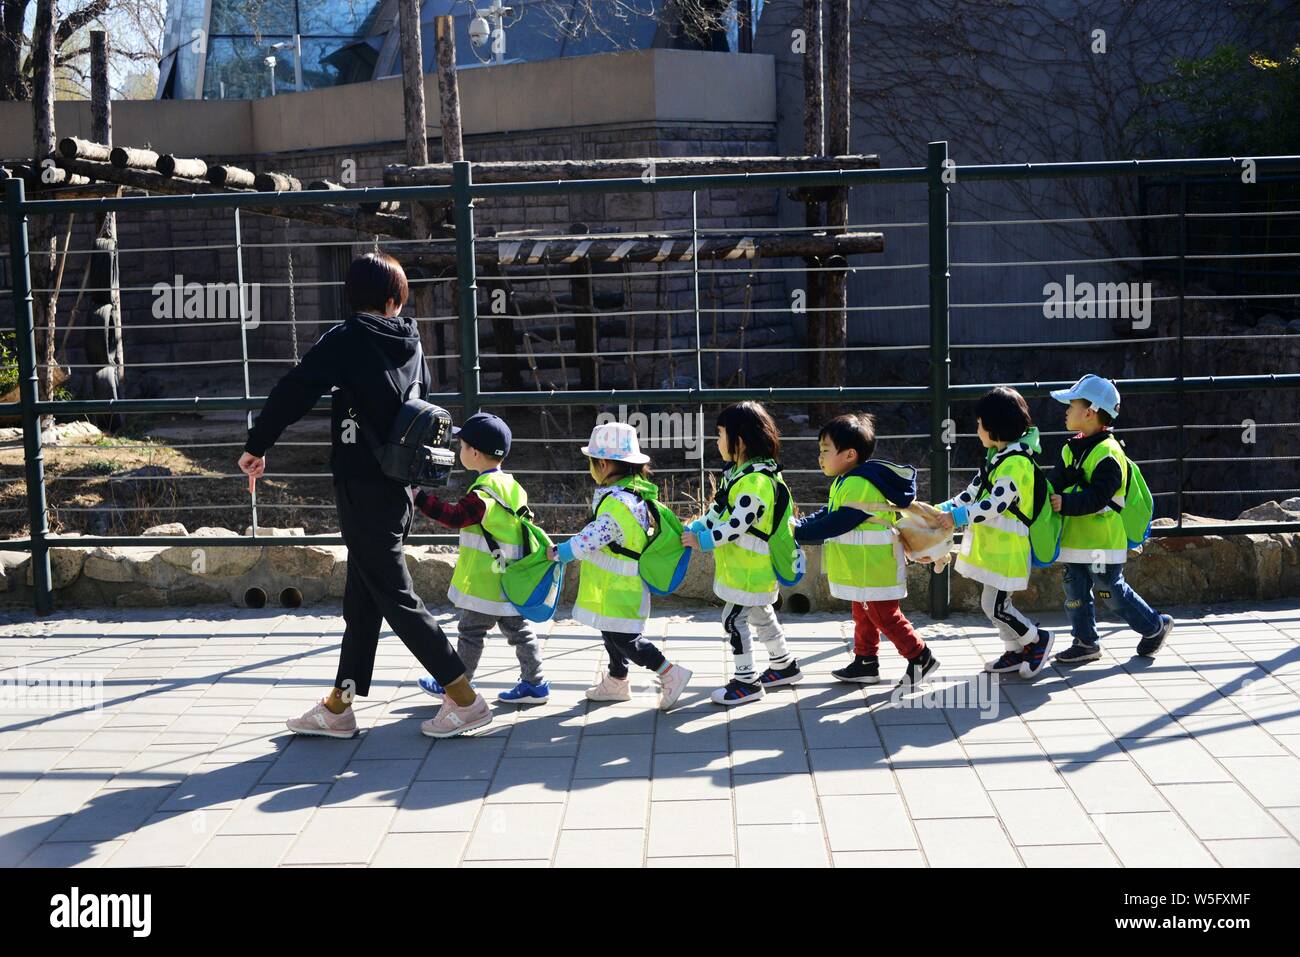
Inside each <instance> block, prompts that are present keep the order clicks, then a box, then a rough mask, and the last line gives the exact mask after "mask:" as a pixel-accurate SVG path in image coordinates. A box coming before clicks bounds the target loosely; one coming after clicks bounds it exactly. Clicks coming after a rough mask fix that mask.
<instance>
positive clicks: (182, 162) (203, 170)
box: [158, 153, 208, 179]
mask: <svg viewBox="0 0 1300 957" xmlns="http://www.w3.org/2000/svg"><path fill="white" fill-rule="evenodd" d="M158 172H160V173H162V174H163V175H164V176H184V177H186V178H187V179H204V178H205V177H206V176H207V175H208V164H207V163H206V162H204V161H203V160H201V159H181V158H180V157H177V156H173V155H172V154H171V153H168V154H166V155H165V156H160V157H158Z"/></svg>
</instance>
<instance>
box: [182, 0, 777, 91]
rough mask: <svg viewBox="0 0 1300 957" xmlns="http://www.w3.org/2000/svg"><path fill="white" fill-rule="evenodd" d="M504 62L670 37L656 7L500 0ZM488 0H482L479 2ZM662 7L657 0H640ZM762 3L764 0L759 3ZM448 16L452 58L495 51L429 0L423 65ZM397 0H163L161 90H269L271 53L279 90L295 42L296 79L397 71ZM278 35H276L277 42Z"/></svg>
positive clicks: (486, 57) (331, 82)
mask: <svg viewBox="0 0 1300 957" xmlns="http://www.w3.org/2000/svg"><path fill="white" fill-rule="evenodd" d="M505 2H506V3H507V5H508V6H509V7H511V8H512V12H511V13H510V14H509V17H508V18H507V21H506V51H505V62H507V63H509V62H518V61H521V60H547V59H553V58H555V57H563V56H584V55H586V54H592V53H608V52H613V51H616V50H639V49H647V48H650V47H654V46H676V45H678V44H676V43H674V42H672V41H671V39H670V38H669V37H668V36H667V31H666V30H664V29H663V27H661V26H660V24H659V23H658V19H659V18H658V17H657V16H628V17H626V18H619V19H613V18H611V20H610V22H608V23H601V24H600V26H599V28H596V29H591V28H580V29H565V28H564V27H562V26H560V25H559V24H560V23H562V22H564V21H565V20H566V18H567V20H568V22H570V23H572V22H574V20H575V19H576V20H579V21H580V20H581V16H580V15H579V16H577V17H576V18H575V16H574V14H575V12H577V13H580V11H579V9H578V8H580V7H581V6H582V4H580V3H579V2H578V0H505ZM490 3H491V0H479V2H478V7H479V9H486V8H487V7H488V6H490ZM640 6H641V7H642V8H644V9H647V10H649V9H654V10H656V11H658V10H659V9H660V8H661V7H662V6H663V2H662V0H653V5H652V3H651V0H646V2H645V3H643V4H641V5H640ZM755 6H756V9H758V10H761V7H762V4H761V0H759V2H758V3H756V5H755ZM439 16H452V17H454V18H455V25H456V59H457V63H458V65H459V66H460V67H462V68H468V67H473V66H478V65H480V64H483V63H486V62H488V61H490V60H491V59H492V53H491V50H490V49H489V48H488V47H486V46H485V47H482V48H476V47H474V46H473V45H472V44H471V43H470V39H469V24H470V21H471V20H472V19H473V18H474V16H475V9H474V4H473V3H471V2H469V0H425V2H424V3H423V4H422V6H421V10H420V19H421V22H422V24H423V27H424V29H423V37H424V44H423V54H424V71H425V72H426V73H428V72H432V71H433V70H434V61H435V53H434V48H433V42H432V37H433V20H434V18H435V17H439ZM397 19H398V16H397V3H396V0H169V3H168V7H167V20H166V27H165V34H164V47H163V49H164V50H165V51H166V52H165V53H164V55H163V58H162V60H161V61H160V63H159V79H158V96H159V98H160V99H254V98H257V97H263V96H270V95H271V92H272V82H271V71H272V67H271V66H270V65H269V64H268V63H267V62H266V60H267V57H270V56H274V57H275V65H274V72H275V84H274V88H275V92H277V93H288V92H292V91H294V90H296V89H297V88H298V86H297V78H298V72H299V71H298V64H297V63H296V59H297V51H298V50H299V49H301V56H302V63H301V80H302V88H303V89H306V90H312V89H318V88H320V87H326V86H337V85H339V84H343V83H358V82H362V81H365V80H372V79H380V78H383V77H389V76H398V75H400V74H401V71H402V57H401V49H400V43H399V42H398V40H399V38H398V35H397ZM714 43H715V46H714V48H716V49H727V48H728V47H730V48H731V49H734V48H735V44H736V40H735V30H734V27H733V29H732V30H731V31H730V36H720V37H718V38H715V41H714ZM277 44H280V45H281V46H279V47H278V48H277V47H276V45H277Z"/></svg>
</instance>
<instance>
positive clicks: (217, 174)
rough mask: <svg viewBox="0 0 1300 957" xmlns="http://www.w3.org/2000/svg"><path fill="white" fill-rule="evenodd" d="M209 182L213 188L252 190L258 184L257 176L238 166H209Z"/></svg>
mask: <svg viewBox="0 0 1300 957" xmlns="http://www.w3.org/2000/svg"><path fill="white" fill-rule="evenodd" d="M208 182H209V183H211V184H212V185H213V186H229V187H231V188H233V189H252V188H253V186H254V184H255V183H256V182H257V174H256V173H254V172H253V171H252V170H247V169H242V168H241V167H238V166H209V167H208Z"/></svg>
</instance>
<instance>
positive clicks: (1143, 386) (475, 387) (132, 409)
mask: <svg viewBox="0 0 1300 957" xmlns="http://www.w3.org/2000/svg"><path fill="white" fill-rule="evenodd" d="M1253 162H1254V164H1255V168H1256V170H1257V175H1258V176H1259V177H1260V178H1261V179H1262V178H1265V177H1267V176H1269V175H1276V174H1284V173H1293V172H1296V171H1300V157H1296V156H1286V157H1257V158H1255V159H1254V160H1253ZM1241 163H1242V161H1241V160H1240V159H1235V158H1215V159H1180V160H1145V161H1113V162H1111V161H1107V162H1077V163H1044V164H1031V163H1025V164H998V165H972V166H958V165H956V164H954V163H952V162H951V161H949V158H948V145H947V143H946V142H938V143H931V144H930V147H929V154H928V162H927V165H925V166H922V167H909V168H892V169H868V170H854V171H841V172H791V173H756V174H719V175H707V176H680V177H663V176H658V177H647V178H637V179H606V180H579V181H558V182H523V183H493V184H476V183H474V181H473V164H471V163H469V162H459V163H455V164H453V170H454V175H453V182H452V183H451V185H445V186H412V187H384V188H366V189H361V190H354V191H351V192H350V193H349V197H348V198H349V199H350V200H352V201H361V202H382V201H388V200H397V201H402V202H411V201H433V202H437V201H442V202H447V201H450V203H451V204H452V207H453V212H454V222H455V227H456V231H455V236H456V238H455V240H454V244H455V250H456V275H455V277H454V280H455V282H456V283H457V286H456V288H457V290H458V293H457V302H456V315H455V316H452V317H444V319H445V320H450V321H452V322H455V323H456V324H457V325H458V342H459V343H460V348H459V349H458V352H457V354H456V355H455V356H454V358H455V359H456V360H457V362H458V364H459V372H460V375H459V386H460V388H459V390H458V391H455V392H442V393H436V394H434V395H431V396H430V400H431V401H434V402H438V403H441V404H444V405H448V406H452V407H459V408H460V409H461V410H462V411H463V412H464V413H465V414H468V413H469V412H471V411H474V410H477V409H489V408H493V407H497V408H499V407H503V406H530V405H536V404H538V403H539V401H544V402H545V403H546V404H548V405H552V406H557V407H564V406H567V407H574V406H601V405H607V404H611V403H622V404H627V405H639V406H645V405H651V404H668V405H673V406H678V407H689V408H692V409H693V410H695V411H696V412H697V414H698V415H699V416H700V420H701V421H702V419H703V412H704V407H705V405H706V404H707V405H714V404H724V403H731V402H738V401H742V400H746V399H755V400H761V401H763V402H768V403H805V404H806V403H836V404H843V403H858V402H891V403H922V404H924V405H926V406H928V413H929V414H928V418H929V426H930V431H929V433H928V435H914V436H903V435H899V436H883V437H882V438H894V439H904V438H912V439H925V440H926V441H927V443H928V465H927V466H926V467H924V468H922V469H921V470H920V471H922V472H926V473H928V476H929V487H930V489H931V491H932V495H933V496H934V497H935V498H936V499H938V498H940V497H942V496H944V495H946V494H947V493H948V492H949V490H950V489H951V485H952V482H951V476H952V473H953V472H954V469H953V466H952V463H951V453H952V447H953V446H952V442H953V440H955V439H956V438H959V437H965V436H964V435H961V434H956V433H954V432H953V430H952V425H951V423H952V419H951V405H952V403H954V402H961V401H966V400H971V399H975V398H978V397H979V396H980V395H982V394H983V393H984V392H985V391H987V390H988V389H989V388H990V387H991V386H992V385H995V384H1007V385H1012V386H1013V387H1014V388H1016V389H1018V390H1019V391H1020V392H1021V393H1022V394H1024V395H1026V396H1027V397H1040V396H1043V395H1045V394H1046V393H1047V392H1048V391H1049V390H1051V389H1053V388H1061V387H1062V386H1064V385H1068V384H1069V382H1038V381H1029V382H1016V383H953V382H951V381H950V364H951V360H952V352H953V348H954V347H953V346H952V344H951V341H950V336H951V322H950V321H951V313H952V310H953V309H954V308H961V306H962V305H963V304H961V303H956V304H954V303H951V302H950V297H949V285H950V275H951V268H952V267H953V266H954V265H957V266H986V267H994V266H1002V265H1017V264H1015V263H982V264H973V263H956V264H954V263H952V262H950V256H949V252H950V232H951V229H952V228H953V227H954V226H961V225H973V224H962V223H953V222H952V221H951V220H950V217H949V194H950V192H951V190H953V189H954V188H960V186H961V185H962V184H966V183H975V182H988V181H999V180H1001V181H1008V180H1050V179H1059V178H1072V177H1086V178H1107V177H1135V176H1136V177H1147V178H1152V179H1159V180H1164V179H1168V178H1171V177H1172V178H1198V177H1199V178H1205V177H1232V176H1237V175H1239V174H1240V171H1241ZM900 184H920V185H922V186H923V187H924V189H925V190H926V195H927V215H926V218H925V221H924V222H918V223H908V224H902V225H907V226H917V227H924V228H926V229H927V232H928V258H927V261H926V262H925V263H921V264H916V265H915V266H914V267H912V268H925V269H926V270H927V275H928V283H927V289H928V295H927V297H926V302H924V303H917V304H915V305H911V306H908V307H906V308H909V309H916V310H925V311H926V312H927V313H928V319H929V323H928V325H929V342H928V345H924V346H919V347H917V346H910V347H901V348H913V349H920V350H923V351H925V352H926V353H927V354H928V359H929V376H928V381H926V382H924V383H923V384H914V385H904V386H869V385H846V386H844V387H826V386H821V385H812V384H804V385H793V386H778V387H759V388H755V387H748V386H745V387H717V386H716V385H715V386H714V387H707V386H705V385H703V383H704V381H705V378H704V361H705V355H706V353H707V352H708V351H709V350H707V349H705V348H704V346H703V342H702V339H701V323H702V309H701V305H700V274H701V272H703V271H704V270H702V269H701V267H700V264H699V260H698V259H697V258H695V257H691V261H690V265H689V269H690V276H691V281H692V284H693V292H694V295H693V308H692V309H691V310H690V316H691V318H692V319H693V321H694V348H693V350H691V353H690V355H688V356H687V360H686V364H687V365H688V366H690V365H693V367H694V368H693V375H690V376H689V377H688V378H689V379H690V380H692V381H693V384H691V385H689V386H685V387H668V388H650V389H632V388H614V389H599V388H597V389H581V388H579V389H571V388H566V389H555V390H546V391H527V390H517V389H516V390H485V389H484V388H483V382H482V374H481V373H482V369H481V359H482V358H483V356H484V353H482V352H481V351H480V349H479V333H478V325H479V323H478V320H479V299H480V286H479V283H480V279H482V278H484V277H481V276H480V275H479V274H478V271H477V264H476V257H475V242H476V241H481V240H477V239H476V238H475V236H476V234H475V224H474V217H475V200H477V199H493V198H504V197H518V196H533V197H542V196H556V195H562V194H573V193H639V192H658V191H678V192H686V193H689V194H690V195H691V199H692V206H691V208H692V227H691V230H690V232H689V236H690V239H691V241H692V242H693V243H698V242H699V241H700V238H701V229H700V226H699V223H698V219H697V218H696V216H695V212H694V211H695V200H696V196H697V195H698V192H699V191H701V190H706V189H718V188H740V189H744V188H765V187H766V188H770V187H780V188H809V187H843V188H871V189H883V188H889V187H894V186H898V185H900ZM338 200H339V195H338V193H337V192H332V191H303V192H295V193H294V194H293V200H292V201H293V203H294V204H298V205H309V204H311V205H314V204H326V203H337V202H338ZM284 202H285V198H284V196H283V195H282V194H278V193H251V192H250V193H219V194H203V195H172V196H132V197H115V198H104V199H62V200H58V199H35V200H32V199H27V198H26V197H25V195H24V191H23V183H22V181H21V180H11V181H8V182H7V183H6V184H5V212H6V214H7V216H8V219H9V238H10V256H11V262H12V270H11V273H12V289H11V294H12V298H13V303H14V307H15V328H16V333H17V352H18V367H19V380H20V381H19V386H20V397H21V398H20V401H19V402H17V403H8V404H0V416H4V415H11V416H12V415H20V416H21V421H22V425H23V452H24V467H25V484H26V491H27V512H28V514H29V516H30V529H31V532H30V536H29V537H28V538H25V539H11V540H8V541H5V542H3V545H4V547H6V548H14V549H24V550H29V551H30V552H31V554H32V569H33V582H34V586H35V588H34V594H35V606H36V611H37V613H38V614H46V613H48V612H50V611H51V610H52V608H53V595H52V589H51V567H50V556H49V551H50V549H51V548H52V547H55V546H58V545H60V544H64V543H67V544H75V545H77V546H101V545H103V546H157V545H159V544H160V543H161V542H162V541H166V542H168V543H171V542H176V541H187V542H188V541H193V542H202V544H203V546H204V547H221V546H247V545H248V544H249V543H250V542H256V543H257V544H265V545H277V546H287V545H302V544H341V543H342V539H341V537H340V536H338V535H308V536H305V537H303V536H295V537H280V536H271V535H265V534H259V523H258V502H257V498H256V495H254V496H253V498H252V501H251V503H250V509H251V512H250V514H251V518H252V533H253V534H252V535H251V536H234V537H227V538H212V537H204V538H199V537H195V536H184V537H177V536H171V537H168V538H167V539H162V540H160V539H159V538H157V537H145V536H85V535H81V536H76V537H69V536H57V535H53V534H51V531H50V526H49V510H48V507H47V498H46V486H47V480H48V479H47V476H46V472H45V459H44V452H43V448H42V436H41V431H40V429H39V427H38V423H39V421H40V418H41V416H44V415H53V414H56V413H57V414H59V415H69V414H85V415H105V414H113V413H121V414H136V413H196V412H220V411H241V412H245V413H246V414H248V415H251V413H252V412H254V411H256V410H258V409H260V408H261V405H262V403H263V401H264V399H265V397H264V396H255V395H253V394H252V389H251V380H250V377H249V364H250V359H249V353H248V338H247V329H246V323H245V319H244V315H243V313H244V309H243V303H244V299H243V296H242V287H243V284H244V272H243V269H244V267H243V259H242V244H241V239H240V218H239V217H240V211H241V210H244V209H256V207H259V206H276V205H282V204H283V203H284ZM209 209H231V210H232V212H233V217H234V223H235V239H236V249H237V251H239V253H240V254H239V256H238V258H237V260H236V262H237V268H238V282H239V284H240V287H241V296H240V317H239V331H240V341H241V358H240V360H239V362H240V363H241V364H242V367H243V373H244V375H243V383H244V389H243V392H244V394H243V396H240V397H232V398H216V397H193V398H188V399H181V398H153V399H114V400H95V399H74V400H71V401H48V400H40V399H39V393H38V376H39V370H40V365H39V362H38V358H37V354H36V342H35V330H34V320H33V293H34V290H33V289H32V283H31V268H30V263H31V257H32V256H33V255H37V254H38V253H33V251H32V249H31V246H30V242H29V237H28V224H27V221H28V217H29V216H31V215H42V214H64V213H72V212H75V211H83V210H84V211H91V212H105V211H118V212H127V211H145V210H162V211H167V212H172V213H182V212H184V211H187V210H209ZM1188 217H1189V214H1188V211H1187V208H1186V205H1185V204H1184V205H1183V206H1181V207H1180V208H1179V209H1177V210H1176V211H1174V212H1172V213H1165V214H1159V215H1157V214H1149V213H1146V212H1143V213H1140V214H1139V216H1136V217H1114V218H1116V219H1122V218H1128V219H1135V220H1137V219H1144V218H1149V219H1152V220H1162V221H1165V222H1168V221H1171V220H1172V222H1173V224H1174V225H1175V227H1176V229H1175V231H1174V235H1175V237H1176V245H1177V249H1176V252H1175V254H1173V255H1171V256H1159V257H1154V256H1153V257H1150V258H1153V259H1160V260H1161V261H1162V262H1164V264H1165V265H1166V266H1167V267H1168V268H1170V269H1172V270H1174V271H1175V272H1176V273H1177V275H1178V278H1179V280H1180V285H1179V293H1178V296H1177V310H1178V312H1177V315H1178V322H1177V328H1176V336H1173V337H1170V338H1172V339H1173V345H1174V347H1175V348H1176V350H1177V352H1176V356H1177V371H1176V374H1175V375H1173V376H1166V377H1160V378H1134V379H1124V380H1120V381H1119V382H1118V385H1119V387H1120V389H1121V391H1122V392H1123V393H1124V394H1125V395H1126V396H1131V395H1169V396H1173V397H1174V398H1175V399H1181V398H1182V397H1183V396H1186V395H1187V394H1189V393H1205V392H1212V393H1219V392H1222V393H1228V392H1235V393H1241V392H1257V391H1268V390H1278V389H1294V388H1296V387H1297V386H1300V373H1296V372H1293V371H1289V370H1273V371H1270V372H1261V373H1260V374H1247V375H1231V376H1213V375H1185V374H1184V368H1183V351H1184V340H1185V336H1184V332H1183V321H1182V320H1183V314H1184V304H1185V301H1187V300H1188V299H1189V298H1194V297H1188V295H1187V292H1186V270H1187V267H1188V263H1187V260H1188V258H1190V257H1189V254H1188V250H1187V242H1186V237H1187V220H1188ZM1017 222H1020V221H1017ZM1023 222H1028V223H1046V222H1053V221H1052V220H1024V221H1023ZM895 225H899V224H884V226H885V228H889V227H891V226H895ZM984 225H987V223H985V224H984ZM1144 252H1145V251H1144ZM1297 254H1300V252H1297V251H1290V252H1289V253H1285V254H1282V255H1292V256H1294V255H1297ZM1135 258H1136V259H1139V260H1140V259H1142V258H1143V257H1135ZM1106 261H1107V260H1100V259H1098V260H1074V262H1106ZM1021 265H1034V263H1022V264H1021ZM1039 265H1041V263H1039ZM870 268H875V269H879V268H890V267H879V266H874V267H870ZM488 278H491V277H488ZM431 281H435V282H448V283H449V282H452V281H453V280H452V279H450V278H445V279H441V280H431ZM1297 296H1300V290H1298V291H1288V292H1287V293H1286V294H1279V295H1275V296H1272V298H1276V299H1284V298H1291V299H1294V298H1296V297H1297ZM1201 298H1205V297H1201ZM1223 298H1229V299H1230V298H1233V297H1231V296H1229V297H1223ZM983 305H988V304H983ZM1005 305H1008V306H1013V305H1028V304H1022V303H1007V304H1005ZM854 308H855V307H850V315H852V310H853V309H854ZM856 308H881V307H856ZM884 308H896V307H884ZM295 341H296V340H295ZM1062 345H1064V346H1067V347H1068V346H1070V345H1071V344H1070V343H1062ZM867 348H874V347H867ZM884 348H900V347H884ZM972 348H977V347H972ZM442 358H444V359H446V358H453V357H450V356H446V357H442ZM254 361H256V360H254ZM326 408H328V402H327V401H325V400H322V401H321V402H319V403H318V404H317V406H316V409H317V410H321V409H326ZM1264 425H1265V426H1268V425H1275V426H1279V427H1280V426H1286V425H1293V423H1265V424H1264ZM1193 427H1195V426H1194V425H1193V424H1189V423H1185V422H1183V421H1182V419H1181V418H1180V419H1179V421H1178V422H1177V423H1173V424H1168V425H1160V426H1155V427H1153V428H1154V429H1163V430H1169V431H1174V432H1176V434H1177V440H1178V441H1177V453H1176V455H1175V456H1174V457H1172V458H1170V459H1167V460H1164V461H1165V462H1167V463H1168V464H1172V465H1174V466H1176V475H1177V477H1176V480H1175V482H1174V483H1173V484H1174V488H1173V489H1166V490H1163V491H1160V492H1157V495H1161V496H1166V497H1168V498H1172V499H1173V512H1174V514H1175V515H1177V517H1178V521H1177V523H1176V524H1175V525H1173V526H1170V527H1163V528H1157V529H1155V534H1156V535H1157V536H1182V535H1205V534H1228V535H1233V534H1243V533H1247V532H1277V531H1296V530H1300V522H1258V523H1241V522H1237V523H1213V524H1208V525H1207V524H1195V525H1184V523H1183V520H1182V515H1183V501H1184V491H1185V490H1184V484H1185V482H1184V476H1185V471H1184V469H1185V463H1186V461H1188V457H1187V456H1186V453H1185V442H1184V434H1185V431H1186V430H1187V429H1190V428H1193ZM1218 427H1223V426H1218ZM1048 434H1051V433H1048ZM1224 461H1229V460H1227V459H1225V460H1224ZM516 471H517V470H516ZM705 473H706V468H705V462H704V459H703V457H701V460H700V464H699V468H698V479H699V482H700V489H701V490H702V489H703V488H704V484H705V478H706V474H705ZM290 477H292V476H290ZM1251 491H1259V492H1295V493H1300V489H1262V490H1251ZM452 540H454V539H453V538H452V537H451V536H445V535H413V536H411V538H410V539H409V541H410V542H411V543H412V544H421V543H442V542H448V541H452ZM948 608H949V578H948V573H947V572H945V573H944V574H942V575H935V576H932V579H931V591H930V611H931V614H933V615H934V616H936V617H943V616H945V615H946V614H947V612H948Z"/></svg>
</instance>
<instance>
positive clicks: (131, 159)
mask: <svg viewBox="0 0 1300 957" xmlns="http://www.w3.org/2000/svg"><path fill="white" fill-rule="evenodd" d="M108 159H109V162H111V163H112V164H113V165H114V166H116V167H118V168H120V169H155V170H156V169H157V168H158V160H159V156H158V154H157V153H155V152H154V151H153V150H142V149H137V148H136V147H134V146H114V147H113V148H112V150H111V151H110V152H109V154H108Z"/></svg>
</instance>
